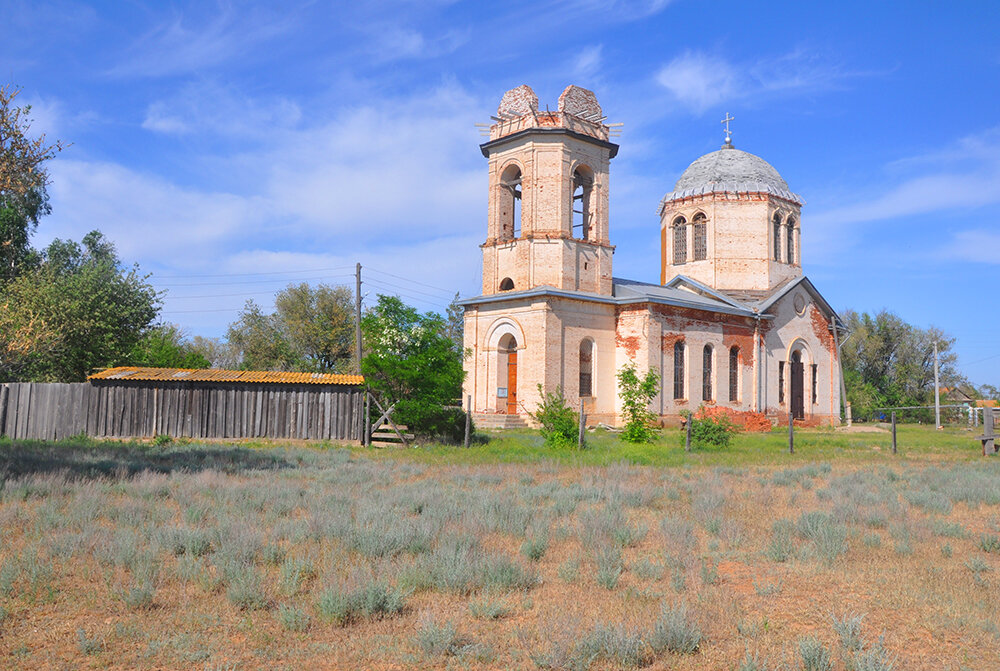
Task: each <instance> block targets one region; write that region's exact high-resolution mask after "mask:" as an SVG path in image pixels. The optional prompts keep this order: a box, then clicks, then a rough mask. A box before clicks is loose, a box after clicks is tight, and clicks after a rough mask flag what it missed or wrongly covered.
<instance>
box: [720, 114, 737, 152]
mask: <svg viewBox="0 0 1000 671" xmlns="http://www.w3.org/2000/svg"><path fill="white" fill-rule="evenodd" d="M730 121H736V117H734V116H729V112H726V118H725V119H723V120H722V122H721V123H724V124H726V144H732V143H733V132H732V131H731V130H729V122H730Z"/></svg>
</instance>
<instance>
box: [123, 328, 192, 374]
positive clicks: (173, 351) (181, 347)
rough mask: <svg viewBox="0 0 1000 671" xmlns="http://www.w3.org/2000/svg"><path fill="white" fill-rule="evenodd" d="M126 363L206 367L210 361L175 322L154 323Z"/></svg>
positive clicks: (161, 366) (159, 366)
mask: <svg viewBox="0 0 1000 671" xmlns="http://www.w3.org/2000/svg"><path fill="white" fill-rule="evenodd" d="M128 363H129V364H130V365H133V366H153V367H157V368H208V367H209V366H211V362H210V361H209V360H208V359H207V358H206V357H205V356H204V355H203V354H202V353H201V352H200V351H199V350H198V349H196V348H195V347H194V346H193V345H192V343H191V342H190V341H189V340H188V339H187V338H186V337H185V335H184V332H183V331H182V330H181V328H180V327H179V326H176V325H175V324H155V325H154V326H151V327H149V328H148V329H146V331H145V332H144V333H143V334H142V338H141V339H140V340H139V342H138V343H136V345H135V347H133V348H132V352H131V354H130V355H129V360H128Z"/></svg>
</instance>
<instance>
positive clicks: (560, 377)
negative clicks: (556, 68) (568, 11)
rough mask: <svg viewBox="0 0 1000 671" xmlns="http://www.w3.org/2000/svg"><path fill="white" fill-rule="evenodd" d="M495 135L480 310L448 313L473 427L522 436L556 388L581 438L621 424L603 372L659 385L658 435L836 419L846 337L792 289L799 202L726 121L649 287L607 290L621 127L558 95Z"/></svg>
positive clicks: (666, 212)
mask: <svg viewBox="0 0 1000 671" xmlns="http://www.w3.org/2000/svg"><path fill="white" fill-rule="evenodd" d="M493 120H494V123H492V124H489V125H488V126H486V128H485V132H486V133H487V134H488V139H487V140H486V141H485V142H484V143H483V144H482V145H480V150H481V151H482V154H483V156H484V157H485V158H486V159H487V162H488V170H489V191H488V204H487V211H488V217H487V222H488V223H487V227H486V231H485V234H486V235H485V240H484V242H483V243H482V244H481V249H482V255H483V285H482V295H480V296H477V297H475V298H469V299H466V300H464V301H462V304H463V305H464V307H465V345H466V348H467V350H468V351H469V352H470V355H469V357H468V358H467V360H466V363H465V368H466V380H465V388H466V393H467V394H468V395H469V396H470V397H471V399H472V408H473V411H474V413H475V415H476V419H477V421H478V422H479V424H480V425H481V426H484V427H515V426H524V425H526V423H529V422H530V412H531V411H532V410H533V409H534V408H535V407H536V406H537V404H538V402H539V401H540V394H539V390H540V389H541V390H542V391H555V390H556V389H557V388H559V389H561V390H562V391H563V394H564V395H565V397H566V399H567V401H568V402H569V403H570V404H571V405H572V406H573V407H579V405H580V404H581V403H582V405H583V407H584V408H585V410H586V412H587V415H588V418H589V423H591V424H594V423H597V422H606V423H609V424H617V423H618V422H619V420H620V412H621V407H620V401H619V397H618V389H617V382H616V373H617V371H618V370H619V369H620V368H621V367H622V366H623V365H626V364H629V363H631V364H635V365H636V366H637V367H638V368H639V369H640V371H644V370H646V369H650V368H653V369H657V370H658V371H659V372H660V376H661V389H660V393H659V394H658V396H657V398H656V399H654V401H653V409H654V411H655V412H657V414H658V415H659V416H660V418H661V421H663V422H664V423H675V422H677V421H678V420H679V418H680V412H681V411H683V410H691V411H694V410H697V408H698V407H699V406H701V405H707V406H723V407H727V408H730V409H732V410H733V411H734V412H737V413H742V412H761V413H764V414H766V415H768V416H769V417H771V418H772V420H773V421H782V418H784V419H787V416H788V414H789V413H791V414H792V415H793V416H795V417H796V418H798V419H801V420H803V421H806V422H811V423H821V422H834V421H836V420H837V418H838V416H839V411H840V369H839V357H838V355H837V343H838V334H840V331H839V330H838V331H835V328H837V327H839V328H840V329H842V325H840V322H839V319H838V318H837V316H836V314H835V313H834V311H833V310H832V308H831V307H830V306H829V304H828V303H827V302H826V301H825V300H824V299H823V297H822V296H821V295H820V294H819V292H818V291H817V290H816V288H815V286H814V285H813V284H812V283H811V282H810V281H809V280H808V278H806V277H805V276H804V275H803V273H802V258H801V230H802V228H801V226H802V224H801V216H802V215H801V210H802V206H803V204H804V201H803V199H802V198H801V197H800V196H798V195H797V194H795V193H793V192H792V191H791V190H790V189H789V187H788V184H787V183H786V182H785V180H784V179H783V178H782V177H781V175H780V174H779V173H778V172H777V170H775V169H774V167H772V166H771V165H770V164H768V163H767V162H766V161H764V160H763V159H761V158H760V157H758V156H755V155H753V154H750V153H748V152H745V151H742V150H739V149H736V148H735V147H734V145H733V141H732V135H731V132H730V126H729V123H730V122H731V121H733V118H732V117H730V116H729V115H727V116H726V119H725V120H724V123H725V124H726V134H725V141H724V143H723V145H722V147H721V148H720V149H719V150H717V151H714V152H710V153H709V154H706V155H705V156H702V157H701V158H698V159H697V160H695V161H694V162H693V163H692V164H691V165H690V166H689V167H688V169H687V170H686V171H685V172H684V173H683V174H682V175H681V177H680V178H679V179H678V180H677V182H676V183H675V184H674V186H673V189H672V190H670V191H669V192H668V193H667V195H666V196H664V198H663V199H662V200H661V202H660V205H659V208H658V215H659V222H658V224H659V229H660V230H659V242H660V249H661V260H660V278H661V282H660V284H649V283H644V282H637V281H632V280H626V279H622V278H620V277H614V276H613V274H612V256H613V253H614V246H613V245H612V244H611V240H612V229H611V222H612V217H611V212H610V211H609V199H608V195H609V190H610V185H611V182H610V166H611V161H612V159H614V158H615V156H616V155H617V153H618V145H617V144H615V143H614V142H613V140H614V139H615V136H616V134H617V133H616V128H617V126H620V124H609V123H607V122H606V117H605V116H604V114H603V112H602V110H601V107H600V105H599V104H598V101H597V98H596V96H595V95H594V94H593V92H591V91H588V90H586V89H582V88H579V87H576V86H569V87H567V88H566V89H565V90H564V91H563V93H562V95H560V97H559V99H558V103H557V106H556V109H555V110H554V111H550V110H549V108H548V106H545V109H544V110H542V109H540V106H539V103H538V98H537V96H536V95H535V93H534V91H532V90H531V88H529V87H528V86H520V87H518V88H516V89H512V90H511V91H508V92H507V93H505V94H504V96H503V98H502V99H501V101H500V104H499V106H498V109H497V112H496V115H495V116H494V117H493ZM652 225H656V224H652ZM651 228H652V227H651ZM653 231H655V229H652V230H651V231H650V233H651V237H652V238H653V239H655V235H656V234H655V233H654V232H653Z"/></svg>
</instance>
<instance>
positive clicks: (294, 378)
mask: <svg viewBox="0 0 1000 671" xmlns="http://www.w3.org/2000/svg"><path fill="white" fill-rule="evenodd" d="M87 379H88V380H142V381H150V382H152V381H161V382H256V383H273V384H346V385H360V384H364V382H365V378H364V376H363V375H339V374H335V373H284V372H280V371H269V370H221V369H218V368H205V369H187V368H143V367H139V366H119V367H117V368H109V369H107V370H102V371H101V372H100V373H94V374H93V375H91V376H89V377H88V378H87Z"/></svg>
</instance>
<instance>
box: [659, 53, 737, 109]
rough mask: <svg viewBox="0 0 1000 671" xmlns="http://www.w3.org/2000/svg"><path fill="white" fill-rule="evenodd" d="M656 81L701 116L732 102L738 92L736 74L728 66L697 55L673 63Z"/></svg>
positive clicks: (689, 54)
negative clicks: (705, 111)
mask: <svg viewBox="0 0 1000 671" xmlns="http://www.w3.org/2000/svg"><path fill="white" fill-rule="evenodd" d="M656 80H657V81H658V82H659V83H660V84H661V85H662V86H663V87H665V88H666V89H667V90H668V91H670V93H672V94H673V96H674V97H675V98H677V100H679V101H680V102H681V103H683V104H685V105H687V106H688V107H691V108H693V109H695V110H696V111H699V112H700V111H703V110H705V109H706V108H708V107H712V106H713V105H716V104H718V103H720V102H722V101H724V100H728V99H730V98H731V97H732V96H733V93H734V91H735V89H736V72H735V70H734V68H733V67H732V66H731V65H730V64H729V63H728V62H726V61H725V60H723V59H721V58H718V57H716V56H712V55H709V54H706V53H703V52H696V51H685V52H684V53H683V54H681V55H680V56H678V57H677V58H675V59H674V60H672V61H670V63H668V64H667V65H666V66H664V67H663V69H661V70H660V72H659V74H657V75H656Z"/></svg>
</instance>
